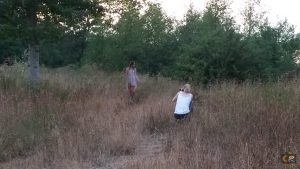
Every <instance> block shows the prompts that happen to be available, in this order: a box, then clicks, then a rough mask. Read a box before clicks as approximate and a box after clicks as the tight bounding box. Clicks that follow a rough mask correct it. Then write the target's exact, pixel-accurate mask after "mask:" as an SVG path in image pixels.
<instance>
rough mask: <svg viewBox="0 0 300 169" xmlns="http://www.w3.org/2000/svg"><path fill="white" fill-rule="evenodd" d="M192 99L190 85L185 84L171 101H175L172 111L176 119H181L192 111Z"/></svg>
mask: <svg viewBox="0 0 300 169" xmlns="http://www.w3.org/2000/svg"><path fill="white" fill-rule="evenodd" d="M192 99H193V95H192V94H191V85H190V84H185V85H184V86H183V88H181V89H180V90H179V91H178V92H177V94H176V95H175V96H174V98H173V99H172V101H173V102H175V101H176V105H175V111H174V117H175V118H176V119H183V118H185V117H187V116H188V115H189V114H190V113H191V112H192V107H193V105H192Z"/></svg>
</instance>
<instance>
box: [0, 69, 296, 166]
mask: <svg viewBox="0 0 300 169" xmlns="http://www.w3.org/2000/svg"><path fill="white" fill-rule="evenodd" d="M140 79H141V82H140V84H139V86H138V90H137V93H136V96H135V100H134V102H133V103H132V102H129V101H128V99H127V98H128V95H127V91H126V88H125V78H124V76H123V74H121V73H105V72H101V71H97V70H95V69H93V68H91V67H88V66H85V67H83V68H81V69H80V70H76V71H74V70H71V69H70V70H69V69H67V68H61V69H55V70H48V69H42V71H41V84H40V90H39V91H38V92H32V91H30V89H29V87H28V85H27V82H26V71H25V67H24V66H22V65H15V66H11V67H7V66H5V67H3V66H2V67H0V169H48V168H49V169H281V168H283V169H285V168H286V169H290V168H298V169H299V168H300V159H299V157H300V81H298V80H297V79H295V80H292V81H289V82H276V83H267V84H266V83H265V84H262V83H254V84H253V83H244V84H235V83H233V82H224V83H219V84H215V85H213V86H211V87H208V88H205V89H204V88H203V87H200V86H196V87H195V86H192V93H193V94H194V96H195V105H194V112H193V113H192V114H191V116H190V118H189V119H185V120H184V121H181V122H177V121H175V120H174V118H173V114H172V112H173V108H174V105H173V103H172V102H171V99H172V97H173V96H174V95H175V94H176V92H177V90H178V88H179V86H180V85H182V83H180V82H178V81H174V80H170V79H167V78H162V77H156V78H152V77H148V76H146V75H140ZM288 151H292V152H293V153H294V154H296V155H298V156H299V157H298V159H297V161H296V162H297V163H296V164H294V165H287V164H283V163H282V162H281V154H283V153H285V152H288Z"/></svg>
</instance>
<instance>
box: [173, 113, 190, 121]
mask: <svg viewBox="0 0 300 169" xmlns="http://www.w3.org/2000/svg"><path fill="white" fill-rule="evenodd" d="M188 115H189V113H187V114H174V117H175V119H178V120H180V119H184V118H186V117H188Z"/></svg>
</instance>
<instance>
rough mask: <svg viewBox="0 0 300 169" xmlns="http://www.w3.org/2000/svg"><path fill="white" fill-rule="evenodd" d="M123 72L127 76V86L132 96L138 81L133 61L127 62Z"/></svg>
mask: <svg viewBox="0 0 300 169" xmlns="http://www.w3.org/2000/svg"><path fill="white" fill-rule="evenodd" d="M125 73H126V76H127V88H128V91H129V95H130V97H131V98H132V97H133V95H134V92H135V90H136V88H137V82H138V77H137V73H136V68H135V63H134V62H133V61H131V62H130V63H129V66H128V67H127V68H126V70H125Z"/></svg>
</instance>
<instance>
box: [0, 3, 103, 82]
mask: <svg viewBox="0 0 300 169" xmlns="http://www.w3.org/2000/svg"><path fill="white" fill-rule="evenodd" d="M1 2H2V3H1V4H0V5H1V6H0V11H1V13H0V18H1V22H0V23H1V28H2V29H1V30H2V31H4V32H8V31H12V32H14V33H15V34H17V35H16V36H17V37H19V38H20V39H21V40H22V41H23V42H24V43H25V44H27V47H28V67H29V79H30V81H31V84H32V85H33V86H34V87H37V84H38V81H39V56H40V45H41V42H42V41H43V40H47V39H51V40H54V39H55V40H58V39H59V37H60V36H61V34H64V33H65V32H73V33H76V32H79V31H82V30H86V29H89V28H90V27H91V26H92V24H93V23H92V22H91V18H92V17H93V16H95V15H98V14H101V12H102V11H103V7H101V6H99V2H98V1H95V0H93V1H92V0H91V1H87V0H76V1H72V0H60V1H58V0H41V1H38V0H3V1H1Z"/></svg>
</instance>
